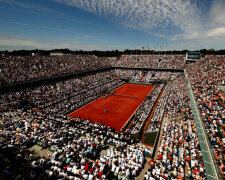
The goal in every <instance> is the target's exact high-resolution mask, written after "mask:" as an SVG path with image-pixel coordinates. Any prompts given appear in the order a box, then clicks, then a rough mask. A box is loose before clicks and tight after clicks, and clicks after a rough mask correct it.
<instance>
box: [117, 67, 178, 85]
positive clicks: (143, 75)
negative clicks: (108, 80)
mask: <svg viewBox="0 0 225 180" xmlns="http://www.w3.org/2000/svg"><path fill="white" fill-rule="evenodd" d="M115 74H116V75H117V76H119V77H120V78H123V79H130V81H133V82H144V83H149V82H152V81H168V80H174V79H175V78H176V77H177V76H179V74H181V73H180V72H171V71H145V70H127V69H115Z"/></svg>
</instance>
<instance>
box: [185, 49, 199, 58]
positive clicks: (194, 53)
mask: <svg viewBox="0 0 225 180" xmlns="http://www.w3.org/2000/svg"><path fill="white" fill-rule="evenodd" d="M200 58H201V54H200V52H199V51H192V52H191V51H190V52H188V53H187V59H195V60H198V59H200Z"/></svg>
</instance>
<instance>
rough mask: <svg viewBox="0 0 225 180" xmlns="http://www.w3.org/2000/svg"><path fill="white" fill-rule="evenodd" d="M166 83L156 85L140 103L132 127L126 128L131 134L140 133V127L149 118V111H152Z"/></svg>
mask: <svg viewBox="0 0 225 180" xmlns="http://www.w3.org/2000/svg"><path fill="white" fill-rule="evenodd" d="M163 86H164V84H161V85H159V86H156V87H155V88H154V89H153V90H152V91H151V93H150V94H149V96H147V98H146V99H145V100H144V102H143V103H142V104H141V105H140V107H139V108H138V110H137V111H136V113H135V117H134V120H133V122H132V124H131V125H130V127H129V128H128V129H127V130H126V132H127V133H129V134H138V133H139V132H140V129H141V128H142V126H143V124H144V122H145V121H146V120H147V118H148V115H149V113H150V112H151V110H152V108H153V106H154V104H155V102H156V100H157V98H158V96H159V94H160V92H161V90H162V88H163Z"/></svg>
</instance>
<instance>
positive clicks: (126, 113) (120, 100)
mask: <svg viewBox="0 0 225 180" xmlns="http://www.w3.org/2000/svg"><path fill="white" fill-rule="evenodd" d="M152 89H153V86H147V85H137V84H124V85H122V86H121V87H119V88H117V89H116V90H115V93H114V94H113V95H107V97H105V98H104V97H100V98H98V99H97V100H95V101H93V102H91V103H89V104H87V105H86V106H83V107H82V108H80V109H78V110H76V111H74V112H72V113H71V114H69V115H68V116H70V117H74V118H76V117H79V118H81V119H83V120H85V119H89V120H90V121H92V122H95V123H100V122H102V123H103V124H104V125H106V126H110V127H113V128H115V129H116V131H119V130H120V129H121V128H122V127H123V126H124V125H125V123H126V122H127V120H129V118H130V117H131V116H132V115H133V113H134V112H135V111H136V109H137V108H138V107H139V105H140V104H141V103H142V101H143V100H144V99H145V98H146V96H147V95H148V94H149V93H150V92H151V91H152Z"/></svg>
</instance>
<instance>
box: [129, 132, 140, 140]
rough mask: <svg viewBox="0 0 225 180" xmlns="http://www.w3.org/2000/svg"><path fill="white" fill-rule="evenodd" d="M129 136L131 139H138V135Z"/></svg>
mask: <svg viewBox="0 0 225 180" xmlns="http://www.w3.org/2000/svg"><path fill="white" fill-rule="evenodd" d="M130 136H131V138H133V139H139V133H136V134H131V135H130Z"/></svg>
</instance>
